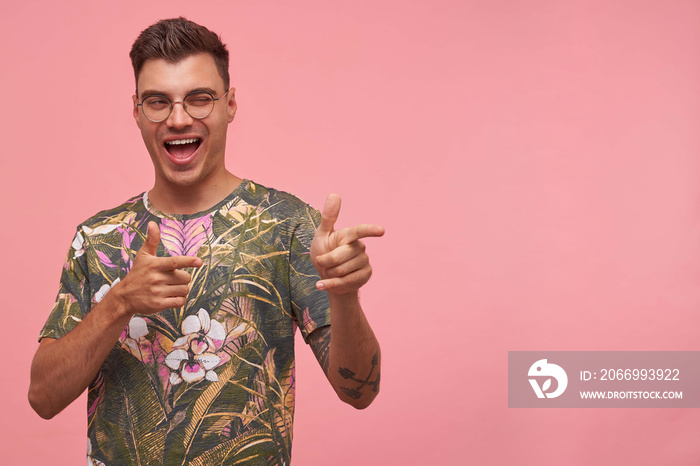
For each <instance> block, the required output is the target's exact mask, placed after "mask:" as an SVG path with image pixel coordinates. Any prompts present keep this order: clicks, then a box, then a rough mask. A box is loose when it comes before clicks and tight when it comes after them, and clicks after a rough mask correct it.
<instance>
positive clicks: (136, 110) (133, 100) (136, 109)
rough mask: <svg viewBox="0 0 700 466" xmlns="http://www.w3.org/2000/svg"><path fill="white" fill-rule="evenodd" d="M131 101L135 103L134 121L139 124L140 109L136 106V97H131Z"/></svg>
mask: <svg viewBox="0 0 700 466" xmlns="http://www.w3.org/2000/svg"><path fill="white" fill-rule="evenodd" d="M131 101H132V102H133V103H134V109H133V114H134V120H136V124H137V125H138V124H139V108H138V107H137V106H136V104H137V103H139V102H138V100H137V97H136V95H135V94H134V95H132V96H131Z"/></svg>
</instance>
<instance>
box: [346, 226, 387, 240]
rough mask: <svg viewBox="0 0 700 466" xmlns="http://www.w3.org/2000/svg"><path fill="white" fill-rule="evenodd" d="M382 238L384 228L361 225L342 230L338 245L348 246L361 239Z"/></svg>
mask: <svg viewBox="0 0 700 466" xmlns="http://www.w3.org/2000/svg"><path fill="white" fill-rule="evenodd" d="M379 236H384V227H383V226H381V225H372V224H368V223H363V224H361V225H355V226H354V227H348V228H344V229H343V230H342V235H341V240H340V244H350V243H352V242H353V241H357V240H358V239H361V238H368V237H379Z"/></svg>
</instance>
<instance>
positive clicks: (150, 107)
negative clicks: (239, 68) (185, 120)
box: [136, 89, 230, 123]
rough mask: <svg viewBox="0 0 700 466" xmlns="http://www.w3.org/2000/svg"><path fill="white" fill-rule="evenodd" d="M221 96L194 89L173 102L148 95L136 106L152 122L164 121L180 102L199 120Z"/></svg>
mask: <svg viewBox="0 0 700 466" xmlns="http://www.w3.org/2000/svg"><path fill="white" fill-rule="evenodd" d="M229 90H230V89H226V92H224V93H223V94H222V95H221V97H223V96H225V95H226V94H228V91H229ZM221 97H214V96H213V95H211V94H210V93H208V92H204V91H196V92H191V93H189V94H187V95H186V96H185V98H184V99H183V100H178V101H176V102H173V101H172V100H170V99H168V98H167V97H165V96H164V95H150V96H148V97H146V98H145V99H143V101H142V102H141V103H140V104H136V106H137V107H141V111H142V112H143V115H144V116H145V117H146V118H148V119H149V120H151V121H152V122H154V123H160V122H161V121H165V120H167V119H168V117H169V116H170V113H171V112H172V111H173V106H174V105H175V104H182V108H184V109H185V111H186V112H187V114H188V115H189V116H191V117H192V118H195V119H197V120H201V119H202V118H206V117H208V116H209V114H211V112H212V111H213V110H214V102H216V101H217V100H220V99H221Z"/></svg>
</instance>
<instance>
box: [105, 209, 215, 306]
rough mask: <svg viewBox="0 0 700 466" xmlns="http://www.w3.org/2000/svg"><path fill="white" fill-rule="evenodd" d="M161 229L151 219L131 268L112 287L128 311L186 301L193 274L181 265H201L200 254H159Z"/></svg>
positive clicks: (179, 303)
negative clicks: (122, 278) (172, 255)
mask: <svg viewBox="0 0 700 466" xmlns="http://www.w3.org/2000/svg"><path fill="white" fill-rule="evenodd" d="M158 243H160V229H159V228H158V224H157V223H155V222H148V232H147V233H146V240H145V241H144V243H143V246H141V249H139V251H138V252H137V253H136V257H135V258H134V265H133V267H132V268H131V271H129V273H128V274H127V275H126V277H124V280H122V281H120V282H119V283H118V284H117V285H115V287H114V288H113V289H112V290H111V291H110V294H112V293H114V297H115V298H117V299H118V301H119V303H120V305H121V307H122V309H124V310H125V311H126V313H127V314H129V315H133V314H155V313H157V312H161V311H164V310H166V309H170V308H177V307H182V306H184V305H185V304H186V303H187V295H188V294H189V292H190V287H189V283H190V280H191V277H190V274H189V273H188V272H186V271H184V270H182V269H185V268H188V267H201V265H202V260H201V259H200V258H199V257H190V256H174V257H158V256H156V250H157V249H158Z"/></svg>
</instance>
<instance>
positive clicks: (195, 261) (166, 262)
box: [157, 256, 202, 272]
mask: <svg viewBox="0 0 700 466" xmlns="http://www.w3.org/2000/svg"><path fill="white" fill-rule="evenodd" d="M157 259H158V261H159V262H160V264H159V266H160V267H159V268H160V269H161V270H162V271H164V272H166V271H172V270H178V269H186V268H188V267H201V265H202V259H200V258H199V257H190V256H173V257H159V258H157Z"/></svg>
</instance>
